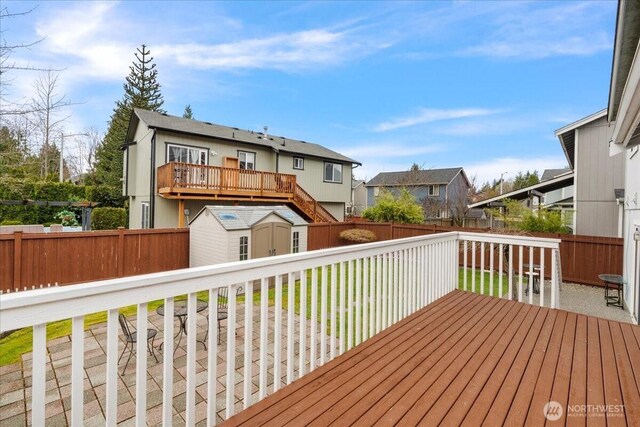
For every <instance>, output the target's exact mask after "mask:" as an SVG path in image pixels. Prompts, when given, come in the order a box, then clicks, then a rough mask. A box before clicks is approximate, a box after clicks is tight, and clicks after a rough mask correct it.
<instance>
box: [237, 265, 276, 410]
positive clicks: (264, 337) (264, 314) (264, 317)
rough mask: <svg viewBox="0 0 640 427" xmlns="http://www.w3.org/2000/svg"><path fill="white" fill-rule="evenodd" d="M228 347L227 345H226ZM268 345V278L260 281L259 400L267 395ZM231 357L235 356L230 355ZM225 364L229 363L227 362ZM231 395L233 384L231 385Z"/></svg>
mask: <svg viewBox="0 0 640 427" xmlns="http://www.w3.org/2000/svg"><path fill="white" fill-rule="evenodd" d="M227 345H228V343H227ZM268 345H269V278H268V277H263V278H262V279H261V280H260V363H259V365H260V379H259V384H260V386H259V393H260V399H264V398H265V396H266V395H267V368H268V366H267V362H268V359H267V348H268V347H267V346H268ZM230 356H231V357H233V356H235V355H230ZM227 363H229V361H228V360H227ZM231 390H232V391H231V393H232V395H233V383H232V384H231ZM232 404H233V403H232Z"/></svg>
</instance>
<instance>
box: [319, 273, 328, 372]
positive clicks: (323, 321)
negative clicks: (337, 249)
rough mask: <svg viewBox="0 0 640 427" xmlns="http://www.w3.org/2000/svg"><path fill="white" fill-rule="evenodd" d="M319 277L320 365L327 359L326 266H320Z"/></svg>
mask: <svg viewBox="0 0 640 427" xmlns="http://www.w3.org/2000/svg"><path fill="white" fill-rule="evenodd" d="M321 271H322V275H321V277H320V280H321V285H320V286H322V287H321V288H320V365H324V364H325V363H326V361H327V307H328V304H327V294H328V292H329V289H328V283H327V266H326V265H323V266H322V270H321Z"/></svg>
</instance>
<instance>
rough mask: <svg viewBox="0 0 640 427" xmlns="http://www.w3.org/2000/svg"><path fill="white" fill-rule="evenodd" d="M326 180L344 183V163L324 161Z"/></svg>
mask: <svg viewBox="0 0 640 427" xmlns="http://www.w3.org/2000/svg"><path fill="white" fill-rule="evenodd" d="M324 181H325V182H336V183H339V184H342V164H340V163H330V162H324Z"/></svg>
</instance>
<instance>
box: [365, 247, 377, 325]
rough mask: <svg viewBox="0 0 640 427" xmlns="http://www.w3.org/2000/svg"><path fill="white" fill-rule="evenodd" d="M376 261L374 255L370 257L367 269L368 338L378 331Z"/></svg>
mask: <svg viewBox="0 0 640 427" xmlns="http://www.w3.org/2000/svg"><path fill="white" fill-rule="evenodd" d="M375 265H376V263H375V261H374V259H373V257H369V268H368V269H367V275H368V276H369V284H368V286H367V289H368V292H367V295H368V297H367V306H368V307H369V335H368V336H367V338H371V337H372V336H373V335H374V334H375V333H376V318H375V316H376V310H375V289H376V276H375V274H374V268H375Z"/></svg>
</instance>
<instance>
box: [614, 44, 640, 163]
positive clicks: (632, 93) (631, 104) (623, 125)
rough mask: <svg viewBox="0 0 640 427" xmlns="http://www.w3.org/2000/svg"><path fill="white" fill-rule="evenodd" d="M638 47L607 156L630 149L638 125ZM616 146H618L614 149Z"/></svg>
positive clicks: (639, 101)
mask: <svg viewBox="0 0 640 427" xmlns="http://www.w3.org/2000/svg"><path fill="white" fill-rule="evenodd" d="M639 51H640V45H639V46H638V48H637V49H636V53H635V56H634V58H633V63H632V64H631V70H629V75H628V76H627V82H626V83H625V86H624V90H623V92H622V98H621V99H620V105H619V106H618V114H617V117H616V121H615V124H614V127H613V134H612V135H611V142H612V144H610V147H609V155H613V154H617V153H619V152H622V151H624V149H625V148H628V147H630V145H629V140H630V139H631V135H633V132H634V131H635V129H636V128H637V127H638V125H639V124H640V59H639V58H638V57H639ZM616 146H618V147H617V148H616Z"/></svg>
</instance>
